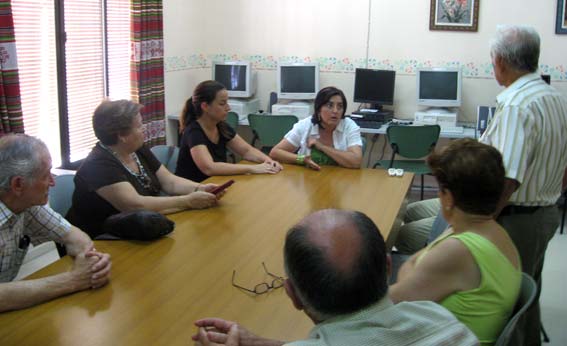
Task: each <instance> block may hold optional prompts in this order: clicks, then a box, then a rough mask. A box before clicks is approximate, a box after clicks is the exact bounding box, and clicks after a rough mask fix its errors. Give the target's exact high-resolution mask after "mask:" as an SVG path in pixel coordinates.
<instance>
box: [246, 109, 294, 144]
mask: <svg viewBox="0 0 567 346" xmlns="http://www.w3.org/2000/svg"><path fill="white" fill-rule="evenodd" d="M296 122H298V119H297V117H296V116H295V115H262V114H248V123H249V124H250V128H251V129H252V132H253V133H254V139H252V146H254V144H255V143H256V140H260V143H262V147H261V150H262V151H263V152H264V153H266V154H268V153H269V152H270V150H271V149H272V148H273V147H274V146H275V145H276V144H278V143H279V142H280V141H281V140H282V138H284V136H285V135H286V133H288V132H289V130H291V129H292V127H293V125H294V124H295V123H296Z"/></svg>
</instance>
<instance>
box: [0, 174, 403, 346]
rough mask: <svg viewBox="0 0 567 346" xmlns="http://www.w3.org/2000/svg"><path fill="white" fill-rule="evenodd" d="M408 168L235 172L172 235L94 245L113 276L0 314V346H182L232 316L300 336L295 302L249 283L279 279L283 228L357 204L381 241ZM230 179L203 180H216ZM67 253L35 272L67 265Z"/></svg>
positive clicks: (262, 330) (303, 330)
mask: <svg viewBox="0 0 567 346" xmlns="http://www.w3.org/2000/svg"><path fill="white" fill-rule="evenodd" d="M412 177H413V175H412V174H405V175H404V176H403V177H401V178H400V177H389V176H388V175H387V173H386V172H385V171H383V170H371V169H362V170H350V169H344V168H334V167H325V168H324V169H323V170H322V171H320V172H315V171H312V170H308V169H305V168H304V167H298V166H290V165H286V166H285V169H284V171H283V172H281V173H280V174H277V175H270V176H268V175H254V176H252V175H247V176H235V177H233V178H234V179H235V180H236V183H235V184H234V185H232V187H230V189H229V190H228V192H227V193H226V195H225V196H224V197H223V199H222V201H221V203H220V205H219V206H218V207H216V208H212V209H208V210H192V211H186V212H182V213H177V214H174V215H171V216H170V218H171V219H172V220H174V221H175V222H176V228H175V231H174V232H173V233H172V234H171V235H169V236H168V237H165V238H162V239H160V240H157V241H154V242H147V243H146V242H133V241H97V242H96V247H97V249H98V250H101V251H104V252H108V253H110V254H111V255H112V260H113V267H112V279H111V282H110V284H108V285H107V286H105V287H104V288H102V289H99V290H91V291H83V292H79V293H75V294H72V295H69V296H67V297H62V298H59V299H55V300H53V301H51V302H48V303H45V304H41V305H39V306H36V307H33V308H29V309H25V310H21V311H14V312H8V313H3V314H0V345H188V344H192V341H191V340H190V338H191V335H192V334H193V333H194V332H195V331H196V328H195V327H194V325H193V322H194V321H195V320H197V319H199V318H203V317H211V316H215V317H222V318H225V319H229V320H236V321H238V322H239V323H240V324H242V325H243V326H245V327H248V328H249V329H250V330H252V331H254V332H255V333H257V334H259V335H262V336H265V337H270V338H275V339H281V340H297V339H300V338H304V337H306V336H307V334H308V332H309V330H310V329H311V327H312V323H311V321H310V320H309V319H308V318H307V317H306V316H305V315H304V314H303V313H302V312H301V311H297V310H295V309H294V308H293V306H292V304H291V302H290V301H288V298H287V296H286V294H285V290H284V289H283V288H281V289H277V290H274V291H271V292H269V293H267V294H263V295H259V296H253V295H249V294H246V293H245V292H243V291H241V290H239V289H237V288H235V287H233V286H232V285H231V278H232V273H233V270H236V281H237V283H238V284H240V285H242V286H245V287H249V288H253V287H254V286H255V285H256V284H258V283H261V282H264V281H266V282H271V279H270V277H269V276H267V275H265V274H264V270H263V268H262V262H265V264H266V266H267V268H268V269H269V270H270V272H272V273H274V274H277V275H282V276H284V271H283V254H282V248H283V244H284V239H285V234H286V232H287V230H288V228H290V227H291V226H292V225H294V224H295V223H296V222H297V221H299V220H300V219H301V218H303V217H304V216H305V215H307V214H309V213H310V212H311V211H313V210H317V209H321V208H331V207H332V208H345V209H354V210H360V211H362V212H364V213H366V214H367V215H368V216H370V218H372V219H373V220H374V221H375V222H376V224H377V225H378V227H379V229H380V230H381V232H382V234H383V235H384V237H385V238H387V237H388V234H389V233H390V230H391V229H392V227H393V225H394V223H395V219H396V217H397V215H398V214H399V212H400V208H401V206H402V205H403V203H404V198H405V196H406V194H407V192H408V189H409V186H410V183H411V180H412ZM227 179H228V177H215V178H211V179H210V181H211V182H215V183H222V182H224V181H226V180H227ZM71 264H72V261H71V260H70V259H69V258H68V257H66V258H64V259H62V260H60V261H57V262H55V263H53V264H52V265H50V266H48V267H46V268H44V269H42V270H41V271H39V272H37V273H35V274H34V275H33V276H32V278H38V277H44V276H47V275H52V274H55V273H59V272H62V271H65V270H67V269H68V268H69V267H70V266H71Z"/></svg>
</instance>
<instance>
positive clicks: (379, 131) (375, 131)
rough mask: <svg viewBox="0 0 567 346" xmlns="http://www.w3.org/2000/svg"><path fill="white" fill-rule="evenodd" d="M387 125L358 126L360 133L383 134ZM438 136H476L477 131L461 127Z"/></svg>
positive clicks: (457, 137)
mask: <svg viewBox="0 0 567 346" xmlns="http://www.w3.org/2000/svg"><path fill="white" fill-rule="evenodd" d="M388 126H389V125H382V127H380V128H379V129H369V128H363V127H361V128H360V132H361V133H367V134H375V135H385V134H386V130H387V129H388ZM404 126H412V125H404ZM439 137H440V138H450V139H459V138H477V132H476V130H475V129H473V128H469V127H465V128H463V132H462V133H456V132H443V130H441V132H440V133H439Z"/></svg>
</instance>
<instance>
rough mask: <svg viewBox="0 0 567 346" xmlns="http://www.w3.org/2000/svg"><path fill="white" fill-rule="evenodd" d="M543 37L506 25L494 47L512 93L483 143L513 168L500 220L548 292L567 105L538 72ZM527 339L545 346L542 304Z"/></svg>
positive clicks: (566, 145)
mask: <svg viewBox="0 0 567 346" xmlns="http://www.w3.org/2000/svg"><path fill="white" fill-rule="evenodd" d="M539 52H540V38H539V35H538V34H537V32H536V31H535V30H534V29H532V28H529V27H521V26H503V27H499V28H498V30H497V33H496V36H495V38H494V39H493V40H492V41H491V45H490V54H491V57H492V64H493V66H494V76H495V78H496V80H497V81H498V83H499V84H500V85H502V86H504V87H506V89H505V90H504V91H503V92H501V93H500V94H499V95H498V96H497V108H496V112H495V115H494V119H493V121H492V122H491V123H490V124H489V126H488V128H487V130H486V132H485V133H484V134H483V136H482V137H481V138H480V141H481V142H483V143H486V144H489V145H492V146H494V147H496V148H497V149H498V150H499V151H500V152H501V153H502V157H503V161H504V166H505V168H506V178H507V179H506V184H505V189H504V193H503V196H502V199H501V203H500V209H499V210H501V212H500V216H499V217H498V222H499V223H500V224H501V225H502V226H503V227H504V228H505V229H506V230H507V231H508V234H509V235H510V237H511V238H512V240H513V241H514V243H515V245H516V247H517V248H518V251H519V252H520V257H521V259H522V269H523V271H524V272H526V273H528V274H530V275H531V276H532V277H533V278H534V279H535V280H536V282H537V283H538V286H539V287H540V288H541V271H542V268H543V262H544V256H545V251H546V249H547V244H548V242H549V241H550V240H551V238H552V237H553V235H554V233H555V231H556V230H557V227H558V226H559V221H560V218H559V211H558V209H557V207H556V206H555V202H556V201H557V199H558V198H559V196H560V194H561V184H562V178H563V174H564V172H565V168H566V166H567V136H565V133H566V132H567V100H566V99H565V98H564V97H563V96H562V95H561V94H560V93H559V92H558V91H556V90H555V89H554V88H552V87H551V86H549V85H547V84H546V83H545V82H544V81H543V80H542V79H541V77H540V76H539V74H537V73H536V71H537V69H538V60H539ZM525 321H526V324H525V326H524V327H523V328H519V329H520V330H523V331H524V337H525V338H524V340H523V342H522V340H517V342H516V343H514V344H518V345H540V344H541V336H540V325H541V323H540V311H539V303H537V301H536V303H535V304H534V306H533V307H532V309H530V310H529V311H528V312H527V315H526V319H525Z"/></svg>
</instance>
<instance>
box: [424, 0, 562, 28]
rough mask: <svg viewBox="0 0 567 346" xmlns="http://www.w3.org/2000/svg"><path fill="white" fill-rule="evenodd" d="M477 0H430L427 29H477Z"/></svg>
mask: <svg viewBox="0 0 567 346" xmlns="http://www.w3.org/2000/svg"><path fill="white" fill-rule="evenodd" d="M479 1H480V0H431V9H430V12H429V30H450V31H478V6H479ZM559 1H565V0H559Z"/></svg>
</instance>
